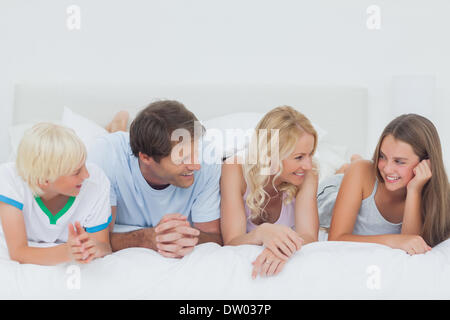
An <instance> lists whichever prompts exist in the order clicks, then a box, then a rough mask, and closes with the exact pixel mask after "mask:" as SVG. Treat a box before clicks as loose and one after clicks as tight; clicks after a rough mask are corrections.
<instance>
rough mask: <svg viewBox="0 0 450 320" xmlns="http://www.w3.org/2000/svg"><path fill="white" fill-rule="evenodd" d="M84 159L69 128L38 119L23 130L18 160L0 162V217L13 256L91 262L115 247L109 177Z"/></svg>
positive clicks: (24, 260)
mask: <svg viewBox="0 0 450 320" xmlns="http://www.w3.org/2000/svg"><path fill="white" fill-rule="evenodd" d="M85 160H86V149H85V146H84V145H83V143H82V142H81V140H80V139H79V138H78V137H77V136H76V135H75V133H74V132H73V131H72V130H71V129H68V128H65V127H62V126H58V125H54V124H50V123H40V124H37V125H35V126H33V127H32V128H31V129H30V130H28V131H27V132H26V133H25V135H24V137H23V138H22V140H21V142H20V144H19V148H18V153H17V160H16V162H15V163H12V162H11V163H5V164H2V165H1V166H0V180H1V181H2V183H1V184H0V218H1V222H2V226H3V233H4V237H5V240H6V243H7V246H8V251H9V255H10V258H11V259H12V260H15V261H18V262H19V263H32V264H40V265H55V264H59V263H64V262H69V261H77V262H79V263H88V262H90V261H91V260H92V259H95V258H99V257H102V256H104V255H106V254H109V253H110V252H111V246H110V243H109V228H108V227H109V224H110V221H111V207H110V206H109V188H110V187H109V181H108V179H107V177H106V176H105V174H104V173H103V171H101V169H99V168H98V167H97V166H95V165H91V164H86V163H85ZM28 241H33V242H40V243H49V244H55V245H54V246H51V247H45V248H43V247H31V246H29V245H28Z"/></svg>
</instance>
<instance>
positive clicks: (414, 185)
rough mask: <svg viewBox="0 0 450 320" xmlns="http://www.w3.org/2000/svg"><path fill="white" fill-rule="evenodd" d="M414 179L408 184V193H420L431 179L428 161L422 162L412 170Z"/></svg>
mask: <svg viewBox="0 0 450 320" xmlns="http://www.w3.org/2000/svg"><path fill="white" fill-rule="evenodd" d="M413 171H414V178H412V179H411V181H409V182H408V185H407V189H408V191H412V190H415V191H419V192H421V191H422V188H423V187H424V185H425V184H426V183H427V182H428V181H429V180H430V179H431V177H432V175H433V174H432V172H431V162H430V160H428V159H425V160H422V161H420V162H419V164H418V165H417V166H416V167H415V168H414V169H413Z"/></svg>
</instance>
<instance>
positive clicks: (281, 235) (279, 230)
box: [258, 223, 304, 261]
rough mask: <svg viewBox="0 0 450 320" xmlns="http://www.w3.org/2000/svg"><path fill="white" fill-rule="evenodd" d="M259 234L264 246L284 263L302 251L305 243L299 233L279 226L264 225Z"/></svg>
mask: <svg viewBox="0 0 450 320" xmlns="http://www.w3.org/2000/svg"><path fill="white" fill-rule="evenodd" d="M258 232H259V234H260V236H259V238H260V239H261V242H262V245H264V246H265V247H266V248H267V249H269V250H270V251H271V252H272V253H273V254H274V255H275V256H276V257H278V258H279V259H281V260H284V261H286V260H287V259H289V257H290V256H291V255H293V254H294V253H295V252H296V251H297V250H300V248H301V247H302V245H303V242H304V241H303V239H302V238H301V237H300V236H299V235H298V233H297V232H295V231H294V230H292V229H291V228H289V227H287V226H283V225H279V224H272V223H263V224H261V225H260V226H259V228H258Z"/></svg>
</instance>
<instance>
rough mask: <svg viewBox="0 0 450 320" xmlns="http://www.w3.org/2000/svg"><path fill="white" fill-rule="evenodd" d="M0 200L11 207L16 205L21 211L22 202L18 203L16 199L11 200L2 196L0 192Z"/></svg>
mask: <svg viewBox="0 0 450 320" xmlns="http://www.w3.org/2000/svg"><path fill="white" fill-rule="evenodd" d="M0 201H1V202H4V203H6V204H9V205H11V206H13V207H16V208H17V209H19V210H21V211H22V210H23V203H20V202H18V201H16V200H13V199H11V198H8V197H5V196H3V195H1V194H0Z"/></svg>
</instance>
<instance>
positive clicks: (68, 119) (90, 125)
mask: <svg viewBox="0 0 450 320" xmlns="http://www.w3.org/2000/svg"><path fill="white" fill-rule="evenodd" d="M61 124H62V125H63V126H66V127H68V128H71V129H73V130H74V131H75V133H76V134H77V136H78V137H80V139H81V141H83V143H84V145H85V146H86V149H87V150H88V153H89V149H90V148H91V147H92V145H93V144H94V142H95V139H97V138H98V137H100V136H102V135H105V134H108V131H107V130H106V129H105V128H103V127H102V126H100V125H98V124H97V123H95V122H94V121H92V120H90V119H87V118H85V117H83V116H81V115H79V114H77V113H75V112H73V111H72V110H71V109H69V108H67V107H64V111H63V115H62V119H61Z"/></svg>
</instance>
